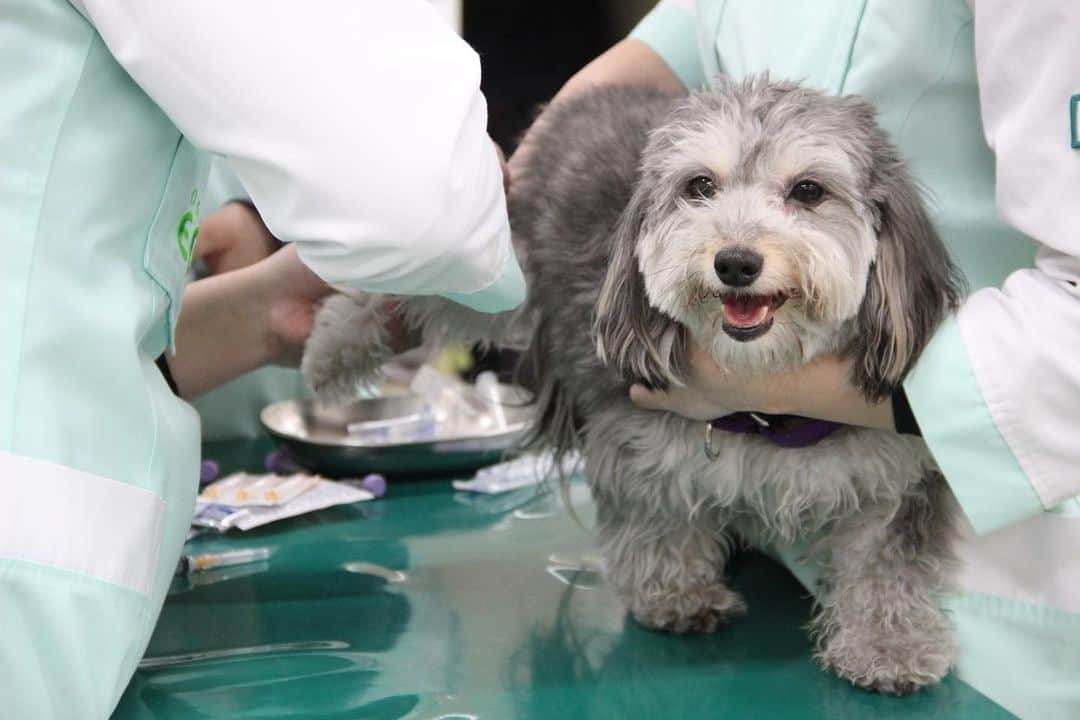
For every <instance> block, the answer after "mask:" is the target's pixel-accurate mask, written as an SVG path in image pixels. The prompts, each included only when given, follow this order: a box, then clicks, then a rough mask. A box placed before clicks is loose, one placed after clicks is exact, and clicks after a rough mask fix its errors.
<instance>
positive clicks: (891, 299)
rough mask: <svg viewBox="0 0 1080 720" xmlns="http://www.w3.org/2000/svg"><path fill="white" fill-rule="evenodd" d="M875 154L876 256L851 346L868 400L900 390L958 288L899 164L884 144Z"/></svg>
mask: <svg viewBox="0 0 1080 720" xmlns="http://www.w3.org/2000/svg"><path fill="white" fill-rule="evenodd" d="M877 155H878V157H877V158H876V161H877V162H876V163H875V167H874V168H873V178H872V180H871V188H870V199H871V201H872V202H873V203H874V205H875V211H876V215H877V221H878V222H877V230H878V251H877V258H876V259H875V261H874V264H873V267H872V268H871V269H870V276H869V278H868V279H867V286H866V296H865V298H864V299H863V304H862V307H861V308H860V310H859V314H858V318H857V337H856V340H855V345H854V348H853V352H854V355H855V360H856V362H855V367H854V380H855V382H856V384H857V386H858V387H859V388H860V389H861V390H862V392H863V394H864V395H865V396H866V398H867V399H868V400H880V399H883V398H885V397H887V396H889V395H890V394H892V392H893V391H894V390H895V389H896V388H897V387H898V386H899V384H900V382H901V381H902V380H903V379H904V376H905V375H906V374H907V372H908V370H910V369H911V367H912V366H913V365H914V364H915V361H916V360H918V358H919V355H920V353H922V351H923V348H925V347H926V344H927V343H928V342H929V341H930V338H931V336H932V335H933V333H934V331H935V330H936V329H937V327H938V325H939V324H940V323H941V321H942V320H943V319H944V318H945V315H946V314H947V313H948V312H949V311H950V310H951V309H954V308H955V307H956V305H957V304H958V303H959V301H960V298H961V297H962V295H963V286H964V281H963V277H962V275H961V274H960V272H959V271H958V270H957V268H956V266H955V265H954V264H953V262H952V259H951V258H950V257H949V253H948V251H947V250H946V248H945V245H944V244H943V243H942V241H941V238H940V237H938V234H937V232H936V231H935V230H934V226H933V224H932V223H931V222H930V218H929V217H928V215H927V213H926V209H925V207H924V206H923V202H922V198H921V197H920V193H919V189H918V187H917V185H916V184H915V182H914V181H913V180H912V179H911V177H910V176H909V175H908V172H907V169H906V168H905V166H904V163H903V162H902V161H901V160H899V158H897V156H896V153H895V151H894V150H893V148H892V147H891V145H888V144H887V143H883V144H882V146H881V148H880V150H879V152H878V153H877Z"/></svg>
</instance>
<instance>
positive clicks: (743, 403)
mask: <svg viewBox="0 0 1080 720" xmlns="http://www.w3.org/2000/svg"><path fill="white" fill-rule="evenodd" d="M688 359H689V365H690V373H689V376H688V377H687V378H686V381H685V384H684V385H682V386H674V385H673V386H671V387H670V388H669V389H668V390H667V391H660V390H649V389H648V388H646V387H645V386H643V385H634V386H633V387H631V388H630V399H631V400H632V401H633V402H634V404H635V405H637V406H638V407H640V408H643V409H645V410H661V411H666V412H673V413H675V414H677V415H682V416H683V417H687V418H690V419H691V420H701V421H707V420H712V419H715V418H718V417H723V416H724V415H729V414H731V413H733V412H741V411H750V412H760V413H767V414H770V415H801V416H804V417H811V418H817V419H820V420H831V421H833V422H839V423H844V424H847V425H859V426H862V427H870V428H878V429H882V430H895V429H896V428H895V426H894V424H893V415H892V401H891V400H889V399H886V400H885V401H884V402H880V403H869V402H867V401H866V399H865V398H864V397H863V396H862V394H861V393H860V392H859V391H858V390H857V389H856V388H855V387H854V386H853V385H852V384H851V382H850V381H849V380H848V378H849V377H850V376H851V361H850V360H847V359H844V358H839V357H835V356H828V357H824V358H820V359H818V360H816V361H814V362H812V363H810V364H807V365H803V366H800V367H797V368H794V369H792V370H788V371H785V372H780V373H775V374H770V375H754V376H750V375H745V374H732V373H729V372H727V371H725V370H724V369H723V368H721V367H720V366H719V365H717V364H716V362H715V361H714V360H713V359H712V357H711V356H710V355H709V354H708V353H707V352H706V351H705V350H703V349H702V348H701V347H700V346H699V345H698V344H697V343H691V347H690V349H689V356H688Z"/></svg>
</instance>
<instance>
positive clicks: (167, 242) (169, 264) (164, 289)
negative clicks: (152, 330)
mask: <svg viewBox="0 0 1080 720" xmlns="http://www.w3.org/2000/svg"><path fill="white" fill-rule="evenodd" d="M209 169H210V157H209V155H207V154H206V153H203V152H201V151H199V150H197V149H196V148H195V146H193V145H192V144H191V143H190V142H188V141H187V139H186V138H183V137H181V138H180V142H179V143H178V144H177V146H176V153H175V154H174V155H173V161H172V167H171V168H170V170H169V177H168V180H166V182H165V191H164V193H163V194H162V197H161V203H160V204H159V205H158V209H157V213H156V214H155V215H154V220H153V222H152V223H151V224H150V231H149V232H148V233H147V236H146V250H145V252H144V254H143V268H144V269H145V270H146V273H147V274H148V275H149V276H150V277H151V278H152V279H153V281H154V284H155V285H156V286H157V292H158V293H159V294H160V298H161V299H162V300H163V301H164V302H163V305H162V309H161V310H159V311H156V312H155V317H154V320H155V322H158V321H159V320H161V319H164V321H165V333H166V339H167V343H168V346H169V348H170V349H171V350H172V351H174V352H175V350H176V322H177V320H178V319H179V317H180V306H181V303H182V301H183V296H184V286H185V285H186V284H187V279H188V271H189V269H190V268H191V261H192V259H193V257H194V252H195V243H196V242H197V241H198V237H199V205H200V201H201V197H202V194H203V192H204V191H205V187H206V177H207V174H208V173H209Z"/></svg>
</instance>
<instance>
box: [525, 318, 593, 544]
mask: <svg viewBox="0 0 1080 720" xmlns="http://www.w3.org/2000/svg"><path fill="white" fill-rule="evenodd" d="M546 337H547V333H545V332H544V327H542V325H540V324H538V325H537V326H536V327H534V328H533V334H532V338H531V342H530V343H529V345H528V347H527V349H526V351H525V352H524V353H523V354H522V355H521V359H520V361H519V362H518V367H517V373H516V381H517V384H519V385H521V386H523V387H526V388H528V389H529V390H530V391H531V392H532V400H531V404H532V405H533V406H534V409H533V421H532V425H531V426H530V428H529V431H528V432H527V433H526V434H525V436H524V438H523V439H522V441H521V443H520V446H519V449H520V450H521V451H522V452H526V451H540V452H544V451H546V452H550V453H551V454H552V456H553V458H552V459H553V462H552V465H551V467H552V470H551V476H550V477H547V478H545V482H547V483H549V484H557V485H558V488H559V493H560V495H561V497H562V501H563V505H564V506H565V507H566V509H567V510H569V511H570V515H571V516H572V517H573V518H574V520H575V522H577V523H578V525H581V526H582V527H584V526H585V525H584V523H582V521H581V519H580V518H579V517H578V515H577V513H576V512H574V506H573V504H572V502H571V500H570V480H571V478H572V477H573V475H574V474H576V473H577V472H581V471H582V470H583V469H584V468H581V467H578V468H575V469H574V470H568V467H569V466H570V463H568V462H567V460H568V459H569V458H571V457H573V456H575V455H577V456H578V457H582V456H581V451H582V450H583V442H582V435H581V423H580V418H579V417H578V415H577V413H576V412H575V409H574V400H573V396H572V395H571V393H570V392H569V391H568V390H567V388H566V386H565V385H564V383H563V382H562V381H560V380H559V379H558V378H557V377H556V376H555V374H554V373H553V372H552V368H553V367H554V364H555V363H554V360H555V358H552V357H550V353H551V352H552V349H551V348H549V347H548V343H546V342H545V338H546Z"/></svg>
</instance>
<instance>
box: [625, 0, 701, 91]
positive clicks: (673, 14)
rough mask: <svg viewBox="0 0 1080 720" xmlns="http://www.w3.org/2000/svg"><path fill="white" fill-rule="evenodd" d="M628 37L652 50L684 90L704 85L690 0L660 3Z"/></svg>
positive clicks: (669, 0)
mask: <svg viewBox="0 0 1080 720" xmlns="http://www.w3.org/2000/svg"><path fill="white" fill-rule="evenodd" d="M630 37H632V38H634V39H635V40H640V41H641V42H643V43H645V44H646V45H648V46H649V47H650V48H652V49H653V51H654V52H655V53H656V54H657V55H659V56H660V57H661V58H663V60H664V62H666V63H667V65H668V67H669V68H671V71H672V72H673V73H675V75H676V76H678V78H679V80H681V81H682V83H683V85H685V86H686V87H687V88H691V89H692V88H697V87H702V86H703V85H705V81H706V77H705V68H704V66H703V65H702V63H701V55H700V54H699V49H698V41H697V26H696V13H695V10H694V0H661V2H659V3H657V5H656V7H654V8H653V9H652V11H651V12H650V13H649V14H648V15H646V16H645V18H644V19H643V20H642V21H641V22H640V23H638V26H637V27H636V28H634V30H633V32H631V33H630Z"/></svg>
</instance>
